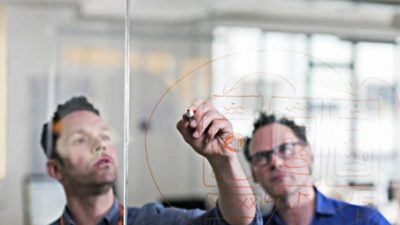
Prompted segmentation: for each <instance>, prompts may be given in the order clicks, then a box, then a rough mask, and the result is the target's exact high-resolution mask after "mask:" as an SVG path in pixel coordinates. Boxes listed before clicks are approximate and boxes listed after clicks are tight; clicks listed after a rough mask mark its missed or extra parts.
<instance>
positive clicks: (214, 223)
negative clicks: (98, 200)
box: [133, 203, 262, 225]
mask: <svg viewBox="0 0 400 225" xmlns="http://www.w3.org/2000/svg"><path fill="white" fill-rule="evenodd" d="M133 224H134V225H150V224H151V225H189V224H190V225H228V223H227V222H226V221H225V220H224V218H223V217H222V215H221V212H220V210H219V207H218V205H217V206H216V207H215V208H212V209H210V210H208V211H204V210H200V209H194V210H186V209H178V208H173V207H172V208H165V207H164V206H162V205H161V204H159V203H151V204H146V205H144V206H143V207H142V208H141V210H140V212H139V213H138V214H137V216H136V218H135V220H134V223H133ZM250 225H262V217H261V213H260V211H259V210H258V209H257V211H256V216H255V218H254V219H253V221H252V222H251V223H250Z"/></svg>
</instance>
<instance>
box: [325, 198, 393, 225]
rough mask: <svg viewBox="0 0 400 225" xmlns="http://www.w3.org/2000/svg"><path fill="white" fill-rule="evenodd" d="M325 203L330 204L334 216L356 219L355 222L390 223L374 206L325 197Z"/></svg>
mask: <svg viewBox="0 0 400 225" xmlns="http://www.w3.org/2000/svg"><path fill="white" fill-rule="evenodd" d="M323 197H324V198H325V203H327V204H330V205H331V207H332V209H333V210H334V211H335V214H336V217H343V218H344V219H346V220H347V221H348V220H354V221H357V224H385V225H386V224H390V223H389V222H388V221H387V220H386V219H385V217H384V216H383V215H382V214H381V213H380V212H379V211H378V210H377V209H375V208H373V207H368V206H360V205H354V204H350V203H347V202H344V201H340V200H336V199H331V198H328V197H325V196H323Z"/></svg>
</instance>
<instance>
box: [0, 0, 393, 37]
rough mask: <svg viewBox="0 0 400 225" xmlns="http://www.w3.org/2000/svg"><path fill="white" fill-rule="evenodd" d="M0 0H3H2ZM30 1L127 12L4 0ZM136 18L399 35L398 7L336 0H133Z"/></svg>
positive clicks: (85, 1) (86, 13)
mask: <svg viewBox="0 0 400 225" xmlns="http://www.w3.org/2000/svg"><path fill="white" fill-rule="evenodd" d="M0 1H1V0H0ZM6 1H9V2H20V3H22V2H23V3H30V4H32V3H33V4H35V3H38V4H52V3H58V4H69V5H71V4H74V6H75V7H76V9H77V12H78V15H79V16H80V17H81V19H83V20H85V19H91V18H96V19H98V18H102V19H106V20H107V19H112V20H115V19H117V20H121V21H123V19H124V18H125V12H126V0H6ZM130 4H131V7H130V17H131V18H132V19H133V20H135V21H139V22H140V21H147V22H162V23H182V22H185V21H206V20H209V21H213V22H216V23H222V24H234V25H246V24H248V23H250V25H257V26H260V27H263V26H264V27H265V28H267V29H268V28H270V29H274V28H276V29H281V30H282V29H283V30H285V29H286V30H294V31H296V30H301V31H305V32H307V30H309V31H311V32H312V31H321V32H324V31H325V30H331V31H334V32H335V31H337V32H338V33H343V32H344V33H346V32H347V33H350V34H351V33H357V34H358V35H361V36H362V35H364V36H371V37H372V38H374V35H375V36H376V37H378V38H380V37H388V38H387V39H392V38H393V37H395V36H400V33H399V31H400V16H399V15H400V8H399V7H398V6H397V7H395V6H393V5H383V4H367V3H354V2H350V1H339V0H338V1H335V0H130Z"/></svg>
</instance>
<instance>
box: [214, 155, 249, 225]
mask: <svg viewBox="0 0 400 225" xmlns="http://www.w3.org/2000/svg"><path fill="white" fill-rule="evenodd" d="M208 161H209V162H210V164H211V167H212V168H213V171H214V174H215V177H216V180H217V184H218V190H219V206H220V211H221V213H222V216H223V217H224V219H225V221H227V222H228V223H229V224H250V223H251V221H252V220H253V219H254V216H255V213H256V204H255V203H256V200H255V197H254V195H253V192H252V190H251V188H250V185H249V182H248V180H247V179H246V176H245V174H244V172H243V169H242V167H241V165H240V163H239V159H238V158H237V156H236V155H235V156H231V157H227V158H223V159H209V160H208Z"/></svg>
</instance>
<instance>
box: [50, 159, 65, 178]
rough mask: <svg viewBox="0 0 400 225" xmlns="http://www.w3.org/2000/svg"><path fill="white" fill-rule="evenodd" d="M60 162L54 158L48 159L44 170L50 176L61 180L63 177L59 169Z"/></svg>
mask: <svg viewBox="0 0 400 225" xmlns="http://www.w3.org/2000/svg"><path fill="white" fill-rule="evenodd" d="M60 166H61V165H60V163H59V162H57V161H56V160H54V159H49V160H48V161H47V163H46V172H47V174H48V175H49V176H51V177H52V178H54V179H56V180H58V181H61V179H62V178H63V175H62V172H61V170H60Z"/></svg>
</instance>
